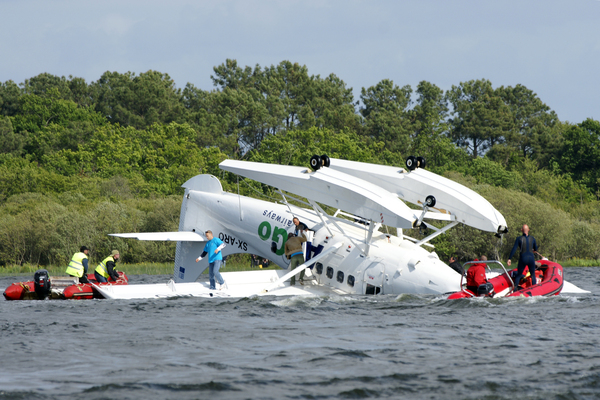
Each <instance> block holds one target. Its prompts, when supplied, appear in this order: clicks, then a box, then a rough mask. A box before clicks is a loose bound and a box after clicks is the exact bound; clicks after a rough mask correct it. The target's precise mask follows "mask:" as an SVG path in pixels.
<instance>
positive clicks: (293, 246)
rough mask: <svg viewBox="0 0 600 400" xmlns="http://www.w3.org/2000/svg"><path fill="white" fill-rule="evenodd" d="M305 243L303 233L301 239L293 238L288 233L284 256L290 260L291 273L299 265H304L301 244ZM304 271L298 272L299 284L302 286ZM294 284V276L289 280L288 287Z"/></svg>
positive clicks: (291, 234)
mask: <svg viewBox="0 0 600 400" xmlns="http://www.w3.org/2000/svg"><path fill="white" fill-rule="evenodd" d="M304 242H306V236H304V233H303V234H302V237H298V236H295V235H294V234H293V233H292V232H290V233H288V238H287V240H286V241H285V255H286V256H287V258H288V259H289V260H290V271H293V270H294V269H295V268H296V267H298V266H299V265H302V264H304V252H303V251H302V243H304ZM304 271H305V270H302V272H300V279H299V282H300V284H301V285H304ZM295 284H296V275H294V276H292V277H291V278H290V286H294V285H295Z"/></svg>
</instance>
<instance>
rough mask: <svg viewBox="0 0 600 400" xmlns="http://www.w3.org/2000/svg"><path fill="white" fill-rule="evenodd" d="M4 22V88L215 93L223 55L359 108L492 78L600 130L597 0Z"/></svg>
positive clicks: (195, 10)
mask: <svg viewBox="0 0 600 400" xmlns="http://www.w3.org/2000/svg"><path fill="white" fill-rule="evenodd" d="M0 21H1V23H0V82H6V81H8V80H12V81H14V82H16V83H22V82H24V81H25V80H26V79H29V78H32V77H34V76H36V75H38V74H41V73H44V72H47V73H50V74H53V75H57V76H65V77H67V78H68V77H69V76H73V77H80V78H84V79H85V80H86V81H87V82H88V83H91V82H94V81H97V80H98V79H99V78H100V77H101V76H102V74H103V73H104V72H106V71H116V72H119V73H126V72H133V73H135V74H140V73H142V72H146V71H148V70H155V71H160V72H162V73H166V74H168V75H169V76H170V77H171V78H172V79H173V80H174V81H175V84H176V86H177V87H179V88H184V87H185V85H186V84H187V83H191V84H193V85H194V86H196V87H197V88H200V89H203V90H212V89H214V86H213V83H212V80H211V78H210V77H211V75H212V74H214V72H213V67H215V66H218V65H220V64H223V63H224V62H225V60H226V59H228V58H229V59H235V60H237V62H238V65H240V66H242V67H244V66H246V65H249V66H252V67H254V66H256V65H257V64H258V65H260V66H261V67H266V66H271V65H277V64H279V63H280V62H281V61H284V60H288V61H292V62H297V63H299V64H301V65H306V67H307V68H308V72H309V74H310V75H320V76H321V77H325V76H328V75H329V74H332V73H333V74H335V75H336V76H337V77H339V78H340V79H342V80H343V81H344V82H345V83H346V85H347V87H351V88H352V89H353V93H354V97H355V100H359V99H360V92H361V89H362V88H368V87H370V86H374V85H376V84H377V83H379V82H380V81H381V80H383V79H390V80H392V81H393V82H394V83H395V84H396V85H398V86H400V87H402V86H405V85H410V86H411V87H412V89H413V90H415V89H416V87H417V84H418V83H419V82H421V81H428V82H431V83H433V84H435V85H437V86H438V87H440V88H441V89H443V90H444V91H446V90H449V89H451V88H452V86H453V85H455V86H458V85H460V83H461V82H466V81H469V80H474V79H487V80H489V81H490V82H491V83H492V85H493V87H494V88H497V87H500V86H515V85H518V84H521V85H524V86H526V87H527V88H528V89H530V90H532V91H533V92H535V93H536V94H537V95H538V97H539V98H540V99H541V100H542V101H543V102H544V103H545V104H546V105H548V106H549V107H550V109H552V110H554V111H555V112H556V113H557V115H558V118H559V119H560V120H561V121H569V122H572V123H580V122H582V121H584V120H585V119H587V118H593V119H595V120H600V1H599V0H570V1H566V0H564V1H558V0H531V1H529V0H518V1H513V0H488V1H482V0H478V1H471V0H444V1H441V0H440V1H429V0H418V1H412V0H410V1H401V0H369V1H363V0H343V1H342V0H318V1H313V0H302V1H297V0H287V1H285V0H215V1H203V0H197V1H191V0H169V1H158V0H143V1H142V0H131V1H129V0H118V1H113V0H102V1H85V0H76V1H75V0H53V1H47V0H0ZM414 99H416V97H414V96H413V100H414Z"/></svg>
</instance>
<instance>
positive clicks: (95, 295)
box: [4, 270, 129, 300]
mask: <svg viewBox="0 0 600 400" xmlns="http://www.w3.org/2000/svg"><path fill="white" fill-rule="evenodd" d="M118 273H119V277H120V278H119V279H117V280H116V281H113V280H112V279H111V280H110V281H108V282H105V283H100V282H98V281H97V280H96V277H95V275H94V274H87V277H88V280H89V281H90V283H79V279H77V278H74V277H72V276H59V277H50V276H49V275H48V271H46V270H39V271H36V273H35V274H34V277H33V280H32V281H28V282H16V283H13V284H11V285H10V286H9V287H7V288H6V290H5V291H4V298H5V299H6V300H43V299H46V298H49V299H103V298H104V296H102V294H100V292H98V291H97V290H95V289H94V287H93V286H94V285H98V286H105V285H127V284H128V281H129V279H128V278H127V275H125V273H123V272H121V271H119V272H118Z"/></svg>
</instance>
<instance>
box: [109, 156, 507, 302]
mask: <svg viewBox="0 0 600 400" xmlns="http://www.w3.org/2000/svg"><path fill="white" fill-rule="evenodd" d="M310 165H311V168H310V169H309V168H306V167H298V166H288V165H277V164H265V163H257V162H248V161H235V160H225V161H223V162H222V163H221V164H220V165H219V167H220V168H221V169H222V170H225V171H229V172H232V173H234V174H237V175H241V176H243V177H246V178H249V179H253V180H255V181H258V182H261V183H263V184H266V185H270V186H272V187H274V188H276V189H278V190H279V192H280V194H281V196H282V199H283V201H282V203H275V202H268V201H263V200H258V199H254V198H250V197H246V196H240V195H238V194H234V193H227V192H224V191H223V188H222V186H221V182H220V181H219V180H218V179H217V178H216V177H214V176H212V175H197V176H195V177H193V178H191V179H190V180H188V181H187V182H185V183H184V184H183V185H182V186H183V187H184V188H185V193H184V196H183V202H182V205H181V216H180V223H179V231H178V232H153V233H119V234H112V236H117V237H122V238H136V239H138V240H156V241H176V242H177V246H176V254H175V265H174V271H173V279H172V280H170V281H169V282H168V283H165V284H143V285H123V286H110V287H103V288H100V290H101V293H102V294H103V295H104V296H105V297H107V298H155V297H173V296H202V297H209V296H210V297H213V296H216V297H223V296H232V297H245V296H251V295H261V294H269V295H296V294H331V293H339V294H401V293H413V294H443V293H448V292H453V291H456V290H457V288H459V286H460V281H461V276H460V275H459V274H458V273H456V272H455V271H454V270H453V269H452V268H450V267H449V266H448V265H447V264H445V263H444V262H442V261H441V260H440V259H439V257H438V255H437V254H436V253H435V252H429V251H427V250H425V249H424V248H423V247H422V245H426V246H430V247H433V246H432V245H431V244H429V243H428V242H429V241H430V240H431V239H433V238H434V237H436V236H438V235H440V234H442V233H444V232H446V231H448V230H449V229H451V228H452V227H454V226H456V225H457V224H459V223H462V224H465V225H468V226H471V227H473V228H477V229H480V230H482V231H486V232H491V233H493V234H500V235H501V234H504V233H506V232H507V231H508V228H507V226H506V221H505V219H504V217H503V216H502V214H501V213H500V212H498V210H496V209H495V208H494V207H493V206H492V205H491V204H490V203H489V202H488V201H487V200H486V199H484V198H483V197H482V196H480V195H479V194H477V193H475V192H474V191H472V190H470V189H469V188H467V187H465V186H463V185H460V184H458V183H456V182H454V181H451V180H449V179H447V178H444V177H442V176H439V175H436V174H434V173H432V172H430V171H427V170H425V169H424V168H423V167H424V166H425V160H424V159H423V158H422V157H412V156H411V157H409V158H408V159H407V160H406V167H407V169H404V168H398V167H392V166H383V165H376V164H368V163H362V162H354V161H346V160H341V159H334V158H331V159H330V158H329V157H327V156H326V155H324V156H313V157H312V158H311V160H310ZM283 191H285V192H287V193H288V195H287V196H288V197H290V198H292V199H293V200H295V201H296V202H299V203H300V204H304V205H306V207H299V206H296V205H293V204H290V203H289V202H288V201H287V198H286V195H285V194H284V193H283ZM289 193H292V194H294V195H296V196H299V197H302V198H305V199H307V201H306V202H305V201H303V200H301V199H299V198H295V197H292V196H291V195H290V194H289ZM405 202H408V203H412V204H414V205H417V206H418V207H420V208H419V209H411V208H409V207H408V206H407V205H406V204H405ZM318 203H321V204H325V205H327V206H329V207H332V208H333V209H336V210H337V211H336V212H335V213H334V214H333V215H328V214H327V213H326V212H325V211H324V210H323V209H322V208H321V207H320V206H319V204H318ZM293 217H298V218H299V219H300V221H302V222H304V223H305V224H306V225H307V226H308V227H309V228H310V229H311V230H312V231H313V232H308V238H309V241H308V242H307V244H306V249H305V252H306V254H305V257H306V259H307V261H306V262H305V264H303V265H301V266H300V267H298V268H296V269H295V270H294V271H287V270H286V268H287V267H288V266H289V260H287V258H286V256H285V254H284V247H285V242H286V240H287V234H288V232H292V231H293V230H294V229H295V225H293V222H292V219H293ZM424 220H436V221H443V222H445V223H446V224H445V226H443V227H442V228H436V227H434V226H433V225H427V227H428V228H431V229H432V230H433V233H432V234H430V235H429V236H427V237H425V238H423V239H422V240H416V239H414V238H411V237H408V236H404V235H403V234H402V232H403V230H404V229H415V228H419V227H420V226H421V225H422V224H423V223H424V222H423V221H424ZM382 225H386V226H392V227H396V228H398V229H397V232H398V235H389V234H386V233H384V232H380V229H379V228H380V227H381V226H382ZM207 230H211V231H212V232H213V235H214V236H215V237H219V238H220V239H221V240H223V242H224V243H225V244H226V246H225V248H224V249H223V251H222V254H223V255H224V256H227V255H230V254H235V253H248V254H255V255H257V256H259V257H261V258H267V259H269V260H271V261H272V262H274V263H275V264H277V265H278V266H280V267H281V268H283V269H281V270H256V271H245V272H223V273H222V275H223V278H224V279H225V281H226V283H227V286H226V288H225V289H223V290H210V289H209V286H208V282H196V280H197V279H198V278H199V276H200V274H201V273H202V272H203V271H204V270H205V269H206V268H207V267H208V257H205V258H203V259H202V260H201V261H200V262H199V263H196V261H195V260H196V258H197V257H198V256H199V255H200V254H201V253H202V251H203V248H204V245H205V243H206V241H207V239H206V237H205V235H204V232H205V231H207ZM308 266H312V267H313V268H312V269H307V270H306V271H307V278H308V279H307V280H306V283H305V284H304V285H303V286H301V285H296V286H290V285H289V278H290V277H291V276H292V275H295V274H298V273H299V272H300V270H301V269H304V268H306V267H308Z"/></svg>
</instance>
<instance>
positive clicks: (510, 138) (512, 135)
mask: <svg viewBox="0 0 600 400" xmlns="http://www.w3.org/2000/svg"><path fill="white" fill-rule="evenodd" d="M495 93H496V94H497V95H498V96H500V98H502V99H503V101H504V103H505V104H506V105H507V106H508V108H509V109H510V112H511V115H512V123H511V124H512V128H511V130H510V131H509V132H506V134H505V142H506V145H507V146H508V147H510V148H513V149H514V150H516V151H518V152H519V153H520V156H521V157H523V158H532V159H534V160H537V161H538V162H539V163H540V165H544V166H548V164H549V161H550V158H551V157H552V156H553V154H554V153H555V152H556V150H557V148H558V147H559V146H560V131H559V128H560V125H559V124H558V122H559V121H558V117H557V116H556V113H555V112H554V111H552V110H550V107H548V106H547V105H546V104H544V103H543V102H542V101H541V100H540V99H539V98H538V97H537V95H536V94H535V93H534V92H533V91H531V90H529V89H527V88H526V87H525V86H523V85H516V86H515V87H511V86H508V87H504V86H501V87H499V88H498V89H496V90H495ZM508 161H509V160H508V159H506V160H505V164H506V163H507V162H508Z"/></svg>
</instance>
